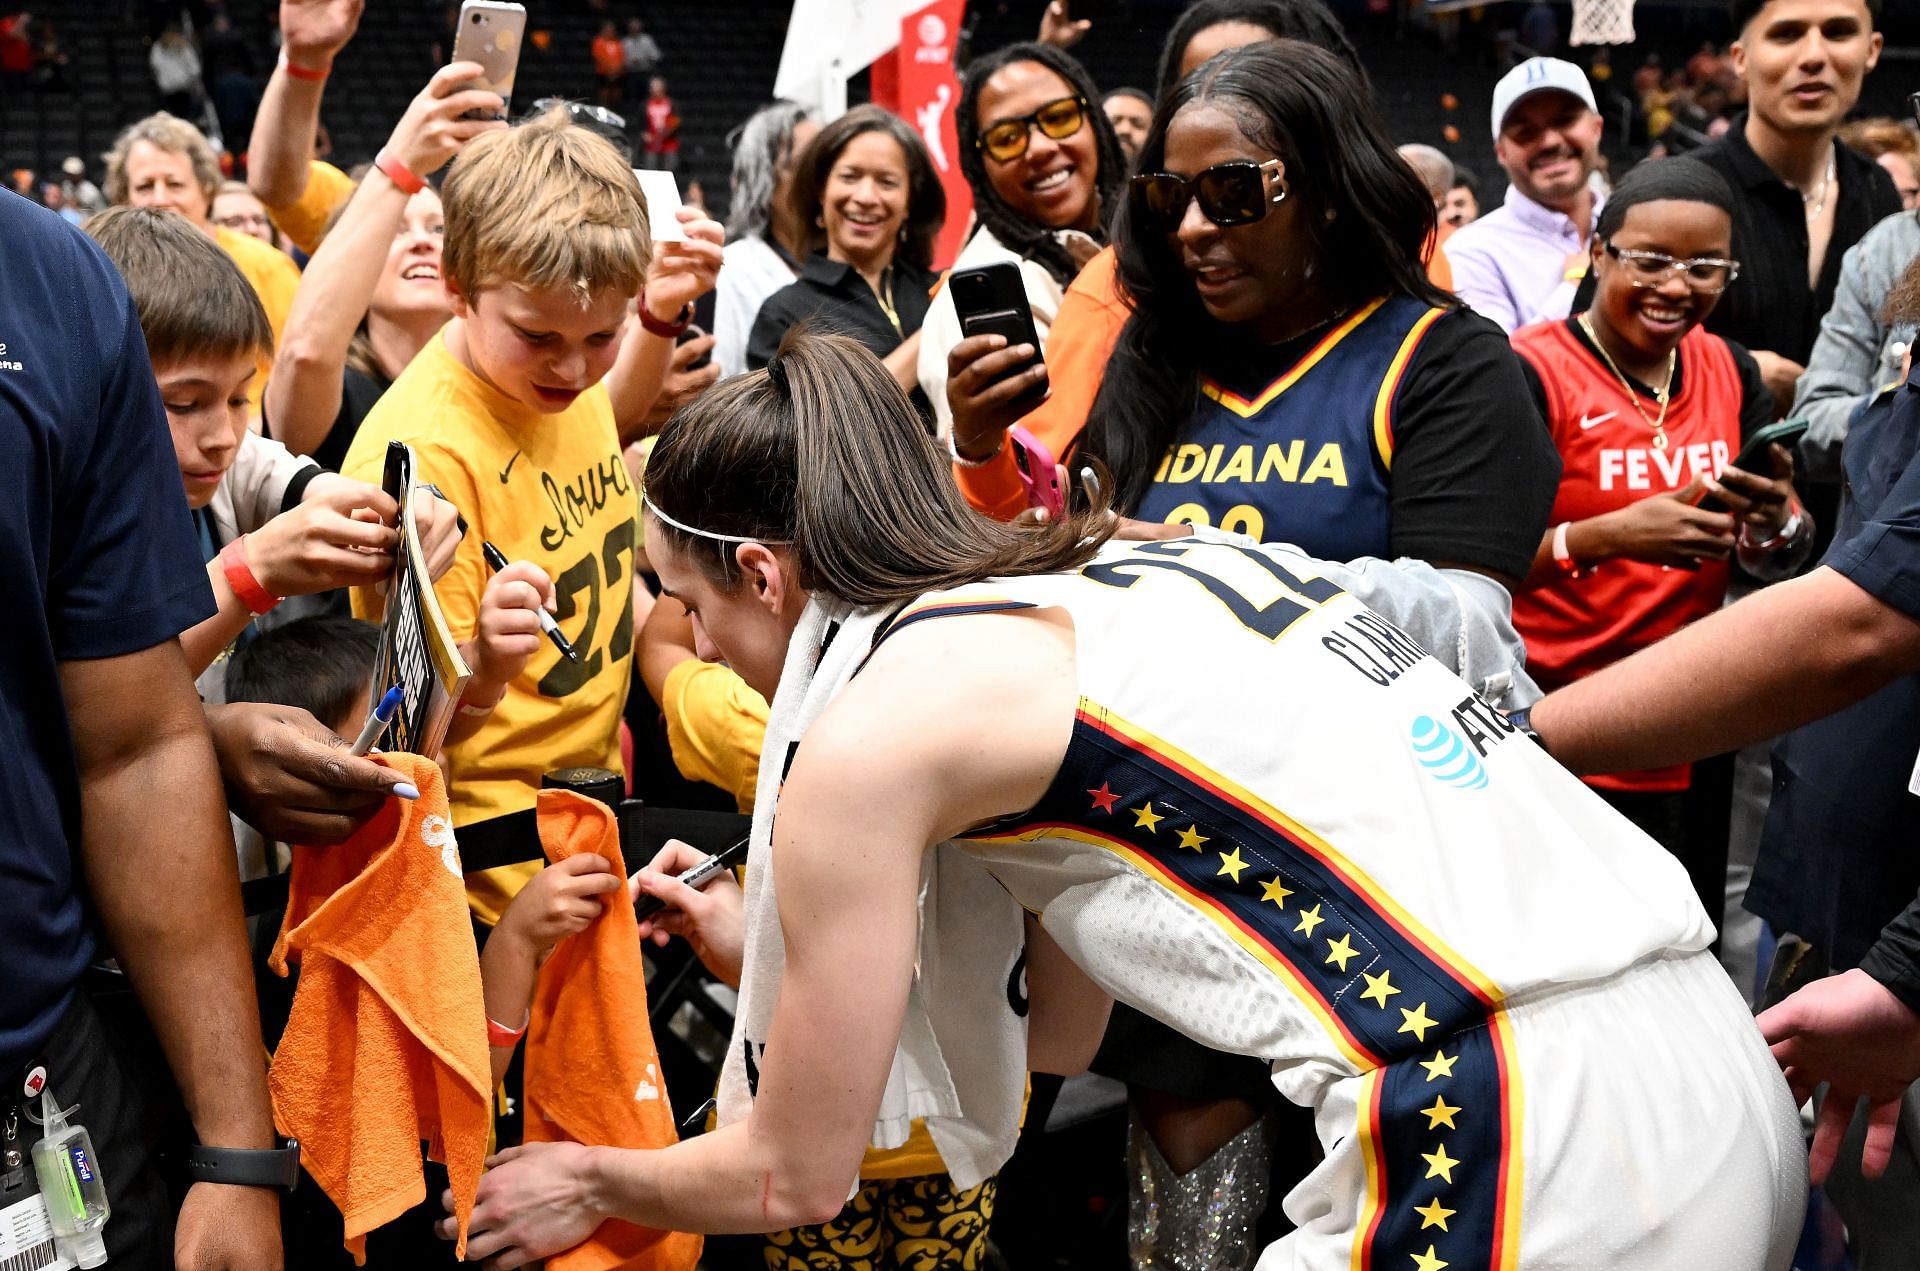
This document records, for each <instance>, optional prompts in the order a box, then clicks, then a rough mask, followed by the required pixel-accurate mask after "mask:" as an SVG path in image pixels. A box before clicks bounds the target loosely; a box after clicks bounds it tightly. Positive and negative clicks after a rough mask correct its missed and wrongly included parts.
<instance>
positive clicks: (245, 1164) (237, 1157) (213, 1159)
mask: <svg viewBox="0 0 1920 1271" xmlns="http://www.w3.org/2000/svg"><path fill="white" fill-rule="evenodd" d="M187 1177H188V1178H189V1179H190V1180H192V1181H193V1182H196V1183H228V1184H232V1185H234V1186H237V1187H273V1188H278V1189H279V1190H280V1191H283V1192H290V1191H292V1190H293V1189H294V1187H295V1186H296V1185H297V1184H298V1183H299V1182H300V1144H299V1141H298V1140H296V1139H282V1140H281V1141H280V1146H279V1147H275V1148H264V1149H263V1148H244V1147H208V1146H206V1145H205V1144H203V1143H196V1144H194V1145H193V1146H192V1147H190V1148H188V1149H187Z"/></svg>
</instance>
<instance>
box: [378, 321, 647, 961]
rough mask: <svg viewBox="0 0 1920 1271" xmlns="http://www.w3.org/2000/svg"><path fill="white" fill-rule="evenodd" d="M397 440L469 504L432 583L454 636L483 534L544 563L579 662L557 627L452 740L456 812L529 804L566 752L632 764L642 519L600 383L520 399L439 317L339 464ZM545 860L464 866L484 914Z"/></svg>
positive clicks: (469, 818)
mask: <svg viewBox="0 0 1920 1271" xmlns="http://www.w3.org/2000/svg"><path fill="white" fill-rule="evenodd" d="M389 441H404V442H406V443H407V444H409V445H411V446H412V447H413V451H414V459H415V468H414V474H415V478H416V479H417V480H419V481H424V482H431V483H433V484H434V485H437V486H439V487H440V489H441V491H442V492H443V493H444V494H445V495H446V496H447V498H448V499H449V500H451V501H452V502H453V504H454V506H455V507H457V508H459V509H460V513H461V515H462V516H464V517H465V518H466V520H467V527H468V528H467V533H466V535H465V537H464V538H462V539H461V541H460V548H459V551H458V552H457V553H456V555H455V557H454V563H453V567H452V568H450V569H449V570H448V571H447V572H446V573H445V574H444V575H442V576H441V578H440V580H439V581H438V582H436V583H435V584H434V594H435V595H436V596H437V597H438V598H439V600H440V607H441V609H442V610H444V611H445V613H446V616H447V625H448V626H449V627H450V628H452V631H453V635H454V638H455V639H456V640H463V641H464V640H468V639H471V638H472V637H473V634H474V630H475V627H476V624H477V623H478V620H479V612H480V597H481V593H482V592H484V591H485V590H486V585H487V579H488V577H489V576H490V574H491V571H490V570H488V568H487V566H486V562H485V560H484V559H483V558H482V557H481V554H480V544H481V541H482V540H486V541H488V542H491V543H493V544H494V545H495V546H496V547H498V548H499V549H500V550H501V551H502V552H503V553H505V554H506V557H507V559H508V560H510V561H520V560H526V561H532V562H533V563H534V564H536V565H538V566H540V568H542V569H544V570H546V571H547V575H548V576H549V577H550V578H552V579H553V583H554V589H555V591H556V592H557V593H558V607H557V609H556V610H555V613H554V617H555V618H556V619H557V620H558V621H559V623H560V629H561V631H562V632H564V633H565V635H566V637H567V639H568V640H570V641H571V642H572V643H573V647H574V648H575V649H577V650H578V651H579V653H580V662H579V663H578V664H575V663H572V662H568V661H567V660H566V659H565V658H563V657H561V656H560V653H559V651H558V650H557V649H555V648H554V647H553V645H552V644H551V643H549V642H548V641H545V640H543V641H541V643H540V649H539V651H538V652H537V653H535V654H534V655H533V658H532V660H531V661H529V662H528V663H527V666H526V669H525V670H524V671H522V672H521V673H520V675H519V676H518V677H517V678H516V679H514V681H513V682H512V683H511V684H509V685H508V686H507V692H506V696H505V697H503V698H501V700H500V704H499V705H498V706H496V707H495V708H494V710H493V714H492V715H491V716H489V717H488V719H487V720H486V722H485V723H484V724H482V725H481V727H480V728H479V730H478V731H477V732H475V733H474V734H473V735H472V736H470V737H468V738H467V739H466V740H465V741H462V742H459V743H457V744H454V745H449V746H448V747H447V750H446V757H447V761H448V763H449V766H450V767H451V769H452V775H453V780H452V781H451V783H450V784H449V794H450V799H451V802H452V805H453V822H454V824H455V825H456V826H461V825H469V824H472V823H473V822H476V821H482V820H486V819H487V818H489V817H494V816H499V815H501V814H503V813H507V812H517V811H519V810H521V809H523V808H530V807H532V806H533V803H534V798H535V795H536V794H537V793H538V791H539V788H540V778H541V776H542V774H544V773H546V772H549V771H551V770H553V769H555V768H572V767H595V768H609V769H612V770H613V771H615V772H618V771H620V770H621V766H622V765H621V762H620V712H621V708H622V707H623V706H624V705H625V704H626V700H627V681H628V675H629V673H630V671H631V670H632V663H633V535H634V524H635V519H636V517H635V514H636V511H637V508H638V502H637V500H636V499H635V498H634V493H633V483H632V481H631V480H630V479H629V478H628V476H627V469H626V466H625V465H624V464H623V463H621V461H620V436H619V432H618V431H617V430H616V429H615V427H614V422H613V405H612V403H611V401H610V400H609V399H608V397H607V390H606V388H605V387H604V386H601V385H595V386H594V387H593V388H590V389H588V390H587V391H586V392H584V393H582V394H581V395H580V397H579V398H578V399H577V400H576V401H575V402H574V403H573V405H571V406H569V407H567V409H566V410H564V411H562V412H561V413H559V414H557V415H545V414H541V413H540V412H538V411H535V410H532V409H530V408H528V407H526V406H522V405H520V404H519V403H517V402H513V401H511V400H509V399H507V398H506V397H503V396H502V395H501V394H500V393H498V392H496V391H495V390H494V389H493V388H491V387H489V386H488V385H487V383H486V382H485V381H483V380H482V379H481V378H480V377H479V376H477V375H475V374H474V373H473V372H472V371H470V370H468V369H467V368H466V367H465V366H463V365H461V363H460V362H459V361H458V360H457V359H455V357H454V356H453V354H452V353H451V352H449V351H448V349H447V345H446V333H445V332H444V331H442V332H441V333H440V334H439V335H436V336H434V338H433V339H432V341H431V342H429V343H428V344H427V346H426V347H425V348H424V349H422V350H421V351H420V356H418V357H416V358H415V359H414V360H413V363H412V364H411V365H410V366H408V367H407V369H406V370H405V371H403V372H402V373H401V375H400V378H399V379H397V380H395V381H394V383H393V387H392V388H389V389H388V390H387V391H386V393H385V394H383V395H382V396H381V398H380V401H379V403H378V404H377V405H376V406H375V407H374V408H373V410H372V412H371V413H370V414H368V416H367V417H366V419H365V420H364V421H363V422H362V423H361V425H360V430H359V432H358V433H356V434H355V435H354V439H353V445H352V446H351V447H349V448H348V450H347V459H346V463H345V464H343V465H342V466H341V472H342V473H343V474H344V475H346V476H349V477H352V478H354V479H355V480H359V481H366V482H369V483H371V484H374V485H378V484H379V483H380V478H381V474H382V471H383V470H384V467H385V464H386V450H387V443H388V442H389ZM353 611H354V613H355V615H356V616H359V617H375V616H377V615H378V614H379V612H380V597H379V596H378V595H376V594H375V593H374V592H373V591H372V589H370V588H357V589H355V591H354V593H353ZM539 870H540V863H539V862H537V861H527V862H524V863H522V864H518V865H508V866H503V867H502V868H500V869H495V870H487V871H485V872H481V873H473V874H469V875H467V898H468V901H469V903H470V904H471V905H472V906H473V911H474V913H475V914H476V915H477V916H478V917H479V918H480V920H481V921H482V922H485V923H488V924H492V923H494V922H497V921H498V920H499V917H500V913H501V911H502V910H503V909H505V908H506V905H507V902H508V901H509V900H511V899H512V898H513V896H514V895H515V893H517V892H518V891H519V890H520V888H521V887H523V886H525V885H526V882H527V880H528V879H530V878H532V877H533V876H534V874H536V873H538V872H539Z"/></svg>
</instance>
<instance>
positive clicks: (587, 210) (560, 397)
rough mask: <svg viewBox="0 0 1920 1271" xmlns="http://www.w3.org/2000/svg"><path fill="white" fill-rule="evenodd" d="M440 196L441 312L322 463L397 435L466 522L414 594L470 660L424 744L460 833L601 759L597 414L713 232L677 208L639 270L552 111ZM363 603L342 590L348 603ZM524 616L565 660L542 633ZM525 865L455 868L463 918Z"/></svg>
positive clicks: (623, 577) (713, 266)
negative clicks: (445, 304) (671, 231)
mask: <svg viewBox="0 0 1920 1271" xmlns="http://www.w3.org/2000/svg"><path fill="white" fill-rule="evenodd" d="M369 179H373V178H371V177H370V178H369ZM383 179H385V178H383ZM441 193H442V199H443V201H444V205H445V211H446V246H445V255H444V271H443V272H444V276H445V285H446V288H447V295H448V299H449V302H450V304H451V307H452V309H453V313H454V317H453V319H452V321H450V322H449V323H448V324H447V325H446V326H445V327H444V328H443V329H442V330H441V332H440V334H439V335H437V336H436V337H435V338H434V339H433V340H432V342H431V343H429V344H428V345H427V347H426V348H425V349H423V350H422V351H421V353H420V355H419V356H418V357H417V358H416V359H415V360H414V362H413V363H412V365H411V366H409V367H408V368H407V370H406V371H405V373H403V374H402V375H401V377H400V378H399V379H398V380H396V381H395V382H394V385H393V387H392V388H391V389H389V390H388V391H387V393H386V395H385V396H384V397H382V398H381V400H380V403H379V404H378V405H377V406H376V407H375V408H374V410H373V412H372V413H371V414H370V415H368V417H367V419H366V420H365V422H364V423H362V425H361V427H360V431H359V433H358V434H357V435H356V436H355V439H354V443H353V446H352V448H351V449H350V450H349V451H348V454H347V460H346V463H345V464H344V465H343V468H344V471H345V472H347V473H348V474H349V475H356V476H361V477H363V478H366V477H373V476H377V475H378V473H379V472H380V470H381V465H382V464H383V463H384V460H385V453H386V447H387V443H388V442H389V441H393V440H400V441H405V442H407V443H408V444H409V445H411V446H412V447H413V449H414V453H415V456H416V460H417V465H418V466H417V469H416V470H417V471H418V472H419V473H420V474H421V476H422V478H423V479H424V480H429V481H432V482H433V483H434V484H435V485H437V486H438V487H440V488H441V489H442V490H444V491H446V492H447V495H448V497H449V498H451V499H452V500H453V501H454V502H455V503H456V504H457V505H458V506H459V508H460V510H461V512H462V513H463V514H464V515H465V516H466V518H467V521H468V522H469V524H470V526H471V529H472V532H471V533H470V534H468V535H467V537H466V538H465V539H464V540H463V541H462V543H461V545H460V548H459V551H458V553H457V554H456V556H455V559H454V563H453V567H452V568H451V569H450V570H449V571H448V572H447V574H446V576H445V577H444V578H442V579H441V580H440V581H439V583H438V584H437V585H436V587H435V593H436V595H437V596H438V598H439V601H440V606H441V608H442V610H443V611H444V612H445V614H446V617H447V622H448V624H449V626H450V627H451V628H452V629H453V632H454V634H455V635H456V637H462V636H464V637H466V638H467V641H468V642H467V643H466V644H465V645H463V646H462V647H463V652H464V655H465V656H466V658H467V661H468V664H469V665H470V666H471V667H472V668H473V677H472V679H471V680H470V681H469V683H468V685H467V688H466V692H465V694H464V696H463V698H462V700H461V702H460V705H459V711H458V713H457V714H456V716H455V718H454V723H453V726H452V729H451V731H450V732H449V734H448V737H447V742H446V746H445V751H444V755H445V759H446V761H447V766H448V769H449V772H450V775H451V780H450V781H449V783H448V788H449V793H450V797H451V801H452V805H453V818H454V823H455V825H456V826H459V827H463V828H464V827H467V826H471V825H474V824H476V823H479V822H483V821H487V820H489V819H492V818H494V817H498V816H501V815H504V814H506V813H510V812H516V811H519V810H522V809H525V808H528V807H531V806H532V805H533V802H534V797H535V794H536V792H537V790H538V788H539V784H540V777H541V775H542V774H543V773H545V772H547V771H549V770H552V769H555V768H563V767H600V768H609V769H614V770H618V769H619V768H620V766H621V764H620V744H619V725H620V712H621V707H622V705H623V704H624V703H625V701H626V697H627V685H628V676H629V670H630V665H631V661H632V656H631V654H632V643H633V624H632V597H633V591H632V589H633V573H634V542H635V540H634V532H635V500H634V493H633V485H632V482H631V480H630V479H629V478H628V476H627V470H626V467H625V465H624V464H623V463H622V461H621V453H620V452H621V446H620V435H619V424H620V422H622V421H628V420H633V419H638V418H640V417H641V416H644V415H645V413H646V410H647V408H648V407H649V406H650V405H651V404H652V398H653V396H654V393H655V391H656V390H657V389H658V386H659V376H660V374H661V372H662V371H663V370H664V368H665V365H666V357H667V355H668V354H669V353H670V352H671V348H672V336H673V335H674V334H676V333H677V332H676V324H682V323H684V321H685V319H686V315H687V313H688V311H689V307H690V305H691V303H692V301H693V300H694V299H695V298H697V297H698V296H699V295H701V294H702V293H703V292H705V291H707V290H709V289H711V287H712V286H713V275H714V272H715V271H716V270H717V268H718V266H719V262H720V247H719V244H720V239H721V232H720V227H719V226H718V225H717V224H715V223H713V222H711V221H708V220H704V219H700V218H699V217H697V216H696V215H695V214H693V213H690V212H687V213H682V217H681V219H682V221H683V222H684V225H683V228H684V231H685V233H686V235H687V241H685V242H677V243H673V244H669V245H665V246H662V247H661V248H660V258H659V259H658V260H657V261H656V260H655V259H654V250H653V245H652V244H651V243H650V241H649V226H648V221H647V214H646V210H645V204H644V201H643V199H642V197H641V193H640V188H639V186H638V184H637V183H636V182H635V180H634V176H633V172H632V170H631V169H630V168H629V167H628V166H627V164H626V162H625V160H623V159H622V158H621V157H620V155H619V154H618V152H617V151H616V150H615V149H614V147H613V146H612V145H611V144H610V143H609V142H607V141H606V140H605V139H604V138H601V137H599V136H597V135H595V134H594V133H592V132H590V131H588V130H586V129H583V128H579V127H575V126H573V125H572V124H571V123H570V122H569V120H568V118H567V116H566V114H565V112H564V111H555V112H550V113H549V114H547V115H543V116H541V117H540V118H538V119H536V120H533V121H532V122H529V123H526V124H523V125H521V126H519V127H516V128H512V129H507V130H502V131H498V132H492V133H488V134H486V135H484V136H482V137H478V138H476V139H475V140H474V141H472V142H471V143H469V144H468V146H467V147H466V149H465V150H464V151H463V152H462V153H461V155H460V157H459V158H458V159H457V160H456V161H455V162H454V164H453V166H452V168H451V169H450V171H449V173H448V175H447V179H446V182H445V184H444V186H443V188H442V192H441ZM643 284H644V285H643ZM636 295H638V296H639V298H640V303H639V306H638V312H637V314H636V313H635V312H634V309H633V300H634V297H635V296H636ZM634 326H638V327H640V328H641V330H637V331H636V330H631V329H630V328H632V327H634ZM483 543H492V544H497V545H498V549H499V551H500V553H501V556H502V558H503V559H504V561H505V566H504V568H497V569H496V568H495V567H494V565H493V564H492V563H490V562H489V561H488V560H487V553H486V552H485V550H484V548H483V546H482V545H483ZM380 604H381V597H380V596H378V595H377V594H376V593H375V592H374V591H373V590H372V589H371V588H368V587H364V586H363V587H360V588H358V589H357V590H356V591H355V593H354V606H355V612H356V613H359V614H362V615H376V614H377V613H378V611H379V608H380ZM545 610H550V611H551V619H550V621H552V622H556V623H557V625H558V628H559V631H560V633H561V634H562V636H563V638H564V640H565V641H566V642H567V644H568V645H570V647H571V648H572V649H573V650H574V651H575V652H576V653H577V655H578V660H577V661H576V660H574V659H573V658H570V657H568V656H566V655H565V654H564V653H563V652H562V646H561V644H560V643H559V642H550V641H549V638H548V637H547V636H545V635H543V627H542V624H541V621H540V619H541V617H542V616H543V611H545ZM538 869H539V865H538V863H537V862H533V861H529V862H526V863H524V864H519V865H511V866H506V867H502V868H499V869H494V870H487V871H476V872H474V873H471V874H469V875H468V878H467V891H468V898H469V900H470V901H471V902H472V905H473V909H474V913H475V915H476V917H477V918H478V919H479V920H480V921H481V922H483V923H485V924H488V925H492V924H493V923H495V922H497V921H498V919H499V917H500V915H501V913H502V911H503V910H504V909H505V907H506V904H507V902H508V901H509V900H510V899H511V898H512V897H513V895H514V894H515V893H516V892H517V891H518V890H519V889H520V888H521V887H522V886H524V885H525V883H526V882H527V880H528V879H530V878H532V877H533V876H534V874H535V873H537V872H538Z"/></svg>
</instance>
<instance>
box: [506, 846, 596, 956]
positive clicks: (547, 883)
mask: <svg viewBox="0 0 1920 1271" xmlns="http://www.w3.org/2000/svg"><path fill="white" fill-rule="evenodd" d="M611 869H612V866H611V865H610V864H609V863H608V861H607V858H606V857H604V856H595V855H594V854H592V853H591V852H586V853H582V854H581V855H579V856H569V857H567V859H565V860H563V861H561V862H560V863H559V864H557V865H549V866H547V867H546V868H545V869H543V870H541V871H540V872H539V873H538V874H535V875H534V877H533V881H532V882H530V883H528V884H527V885H526V886H525V887H523V888H521V889H520V894H519V895H517V896H515V897H514V898H513V903H512V904H510V905H508V906H507V911H506V912H505V913H503V914H501V915H500V925H499V926H498V927H497V928H496V929H495V930H494V938H495V939H498V938H499V937H500V936H502V935H506V936H509V937H511V938H516V939H519V940H522V941H524V942H525V943H526V945H527V947H529V948H531V949H532V950H533V952H534V956H535V957H542V958H543V957H545V956H546V955H547V954H548V953H549V952H551V951H552V949H553V946H554V945H556V944H559V943H560V942H561V941H562V940H564V939H566V938H567V937H568V936H570V935H573V934H574V933H575V932H579V931H584V930H586V927H587V924H588V923H590V922H592V921H593V920H594V919H595V918H598V917H599V916H600V911H601V909H603V908H604V906H603V905H602V904H601V902H599V901H597V900H595V899H594V897H595V896H599V895H602V894H603V893H606V892H610V891H612V890H614V889H615V888H616V887H619V886H620V885H621V882H622V880H621V878H620V876H619V875H618V874H615V873H611V872H609V871H610V870H611Z"/></svg>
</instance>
